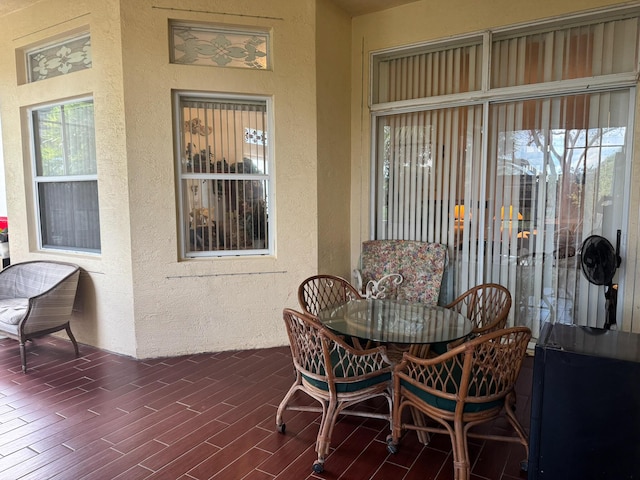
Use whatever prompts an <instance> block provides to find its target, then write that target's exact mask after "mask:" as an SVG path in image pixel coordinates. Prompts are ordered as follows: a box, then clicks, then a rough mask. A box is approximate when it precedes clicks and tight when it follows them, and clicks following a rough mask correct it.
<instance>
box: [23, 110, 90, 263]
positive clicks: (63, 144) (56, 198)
mask: <svg viewBox="0 0 640 480" xmlns="http://www.w3.org/2000/svg"><path fill="white" fill-rule="evenodd" d="M31 119H32V122H33V123H32V126H33V144H34V158H35V168H34V173H35V175H34V184H35V194H36V204H37V208H38V216H37V218H38V228H39V232H40V239H39V240H40V242H39V243H40V247H41V248H44V249H57V250H72V251H81V252H92V253H99V252H100V215H99V208H98V179H97V168H96V147H95V129H94V117H93V100H91V99H85V100H74V101H71V102H65V103H59V104H55V105H47V106H43V107H38V108H34V109H32V110H31Z"/></svg>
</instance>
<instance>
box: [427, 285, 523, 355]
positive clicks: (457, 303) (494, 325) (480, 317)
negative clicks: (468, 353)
mask: <svg viewBox="0 0 640 480" xmlns="http://www.w3.org/2000/svg"><path fill="white" fill-rule="evenodd" d="M445 308H450V309H451V310H455V311H456V312H458V313H461V314H462V315H464V316H465V317H467V318H468V319H469V320H471V323H472V324H473V328H472V330H471V333H470V334H469V336H468V337H467V338H466V339H460V340H458V341H455V342H452V343H449V344H448V345H444V346H443V345H434V346H433V348H432V351H433V352H436V353H438V354H440V353H443V352H444V351H446V350H447V349H449V350H450V349H451V348H453V347H457V346H458V345H460V344H461V343H462V342H464V341H465V340H468V339H470V338H473V337H476V336H478V335H482V334H484V333H488V332H492V331H494V330H499V329H501V328H505V326H506V325H507V319H508V318H509V310H511V293H510V292H509V290H508V289H507V288H506V287H503V286H502V285H499V284H497V283H483V284H481V285H477V286H475V287H473V288H470V289H469V290H467V291H466V292H464V293H463V294H462V295H460V296H459V297H458V298H456V299H455V300H454V301H453V302H451V303H449V304H448V305H445Z"/></svg>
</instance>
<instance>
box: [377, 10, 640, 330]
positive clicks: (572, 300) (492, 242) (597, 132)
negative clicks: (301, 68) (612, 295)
mask: <svg viewBox="0 0 640 480" xmlns="http://www.w3.org/2000/svg"><path fill="white" fill-rule="evenodd" d="M638 13H639V12H638V11H636V10H632V11H625V12H624V14H622V13H620V12H617V13H616V15H611V16H610V17H606V18H605V17H601V18H595V17H594V18H586V17H585V18H581V19H577V20H576V22H575V24H574V25H573V26H571V27H568V28H566V27H564V26H563V25H565V24H567V23H566V22H565V23H559V24H553V23H549V24H547V25H536V26H531V27H527V28H525V27H521V28H518V29H514V30H513V31H503V32H488V33H485V34H483V35H481V36H476V37H474V36H471V37H469V38H465V39H461V40H459V41H456V40H448V41H446V42H444V43H443V44H442V45H437V44H436V45H425V46H424V47H416V46H412V47H410V48H407V50H406V51H403V50H398V51H393V52H381V53H380V54H375V55H374V56H373V65H374V68H373V81H372V94H371V105H372V106H371V110H372V119H373V122H374V126H375V128H374V135H375V142H374V145H375V155H374V158H373V164H372V171H373V172H374V175H373V178H372V192H373V195H372V208H373V215H372V218H373V223H372V226H371V227H372V235H371V237H372V238H377V239H407V240H421V241H430V242H440V243H444V244H446V245H448V246H449V265H448V268H447V272H446V275H445V279H444V284H443V289H442V294H441V302H446V301H450V300H452V299H453V298H454V297H455V296H457V295H459V294H460V293H462V292H464V291H465V290H467V289H468V288H470V287H473V286H475V285H478V284H480V283H486V282H495V283H500V284H502V285H505V286H507V287H508V288H509V290H510V291H511V293H512V296H513V308H512V310H511V314H510V323H511V324H518V325H527V326H529V327H531V328H532V330H533V333H534V336H537V334H538V332H539V329H540V326H541V324H542V323H543V322H545V321H555V322H563V323H575V324H579V325H589V326H603V324H604V321H605V314H606V309H605V287H603V286H599V285H593V284H591V283H589V281H588V280H587V279H586V277H585V275H584V274H583V273H582V268H581V255H580V249H581V246H582V243H583V242H584V240H585V239H586V238H588V237H589V236H591V235H601V236H604V237H605V238H607V239H608V240H609V241H610V242H611V243H612V244H613V245H614V246H615V245H616V243H617V238H618V232H619V231H620V233H621V235H620V238H622V239H623V241H622V242H621V249H622V250H623V251H624V249H625V242H624V239H626V238H627V233H628V232H626V231H625V226H626V225H628V224H629V223H628V215H629V211H628V205H629V197H630V185H629V183H630V178H631V158H632V148H631V147H632V146H631V139H632V132H633V112H634V105H635V101H636V98H635V85H636V83H637V79H636V74H637V46H638V32H639V31H640V28H639V18H640V17H638ZM624 268H625V264H624V262H623V263H622V265H621V267H620V270H619V271H618V272H617V275H616V276H615V277H614V282H616V283H617V287H618V290H617V292H618V296H619V298H620V299H621V298H622V296H623V295H624V287H625V285H624V282H623V278H624V275H623V273H624ZM621 303H622V302H621V301H620V302H619V304H621ZM618 310H620V307H618Z"/></svg>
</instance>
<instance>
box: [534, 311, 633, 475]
mask: <svg viewBox="0 0 640 480" xmlns="http://www.w3.org/2000/svg"><path fill="white" fill-rule="evenodd" d="M529 441H530V455H529V474H528V475H529V480H537V479H546V480H549V479H553V480H574V479H575V480H589V479H594V480H623V479H640V335H638V334H633V333H626V332H619V331H613V330H601V329H594V328H588V327H579V326H575V325H563V324H549V323H547V324H545V325H544V327H543V329H542V332H541V334H540V338H539V341H538V344H537V345H536V349H535V358H534V367H533V391H532V399H531V433H530V438H529Z"/></svg>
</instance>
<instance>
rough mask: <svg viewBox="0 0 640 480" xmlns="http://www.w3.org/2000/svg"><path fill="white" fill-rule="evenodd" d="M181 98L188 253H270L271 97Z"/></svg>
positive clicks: (181, 161) (178, 113) (181, 185)
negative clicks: (269, 110) (269, 112)
mask: <svg viewBox="0 0 640 480" xmlns="http://www.w3.org/2000/svg"><path fill="white" fill-rule="evenodd" d="M175 102H176V120H177V123H178V128H177V129H176V131H178V132H179V133H178V138H177V139H176V144H177V155H176V156H177V160H178V165H177V171H178V190H179V199H180V200H179V201H180V205H179V214H180V224H181V239H182V240H181V244H182V252H183V256H184V257H185V258H193V257H211V256H229V255H265V254H269V253H270V252H271V249H272V245H273V241H272V237H271V234H272V232H273V228H272V225H271V223H270V222H271V221H270V215H269V208H270V204H271V202H272V199H271V192H272V186H271V172H270V160H269V145H268V131H269V125H268V115H267V114H268V111H267V109H268V105H269V102H268V100H267V99H265V98H239V97H226V96H214V95H211V96H209V95H203V94H189V93H177V94H176V96H175Z"/></svg>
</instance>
